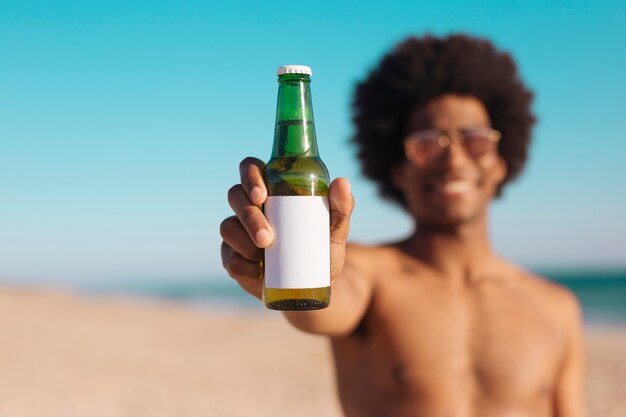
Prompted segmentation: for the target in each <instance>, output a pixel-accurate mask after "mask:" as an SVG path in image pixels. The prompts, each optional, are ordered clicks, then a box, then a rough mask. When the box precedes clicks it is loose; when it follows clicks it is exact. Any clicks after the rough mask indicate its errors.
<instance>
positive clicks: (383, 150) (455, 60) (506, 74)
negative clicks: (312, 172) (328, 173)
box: [352, 34, 535, 206]
mask: <svg viewBox="0 0 626 417" xmlns="http://www.w3.org/2000/svg"><path fill="white" fill-rule="evenodd" d="M444 94H459V95H466V96H474V97H476V98H477V99H479V100H480V101H481V102H482V103H483V105H484V106H485V108H486V109H487V112H488V113H489V117H490V119H491V123H492V126H493V127H494V128H496V129H498V130H499V131H500V132H501V133H502V140H501V141H500V142H499V145H498V152H499V153H500V155H501V156H502V158H503V159H504V160H505V161H506V164H507V168H508V172H507V176H506V178H505V179H504V181H503V182H502V184H500V187H499V189H498V193H497V194H498V196H499V195H500V194H501V192H502V187H503V186H504V185H505V184H506V183H508V182H509V181H511V180H513V179H515V178H516V177H517V176H518V175H519V174H520V173H521V171H522V169H523V168H524V165H525V163H526V160H527V157H528V148H529V145H530V140H531V130H532V126H533V125H534V123H535V117H534V115H533V114H532V112H531V108H530V107H531V102H532V99H533V94H532V92H531V91H530V90H528V89H527V88H526V87H525V86H524V84H523V83H522V81H521V79H520V77H519V75H518V72H517V67H516V65H515V62H514V61H513V58H511V56H510V55H509V54H508V53H506V52H501V51H498V50H497V49H496V48H495V47H494V46H493V44H492V43H491V42H490V41H488V40H486V39H482V38H476V37H472V36H468V35H464V34H454V35H449V36H446V37H443V38H440V37H435V36H433V35H425V36H423V37H421V38H416V37H409V38H407V39H405V40H404V41H402V42H400V43H399V44H398V45H397V46H396V47H395V48H394V49H393V50H392V51H391V52H389V53H388V54H387V55H385V56H384V57H383V59H382V60H381V62H380V64H379V65H378V66H377V67H375V68H374V69H373V70H372V71H371V72H370V73H369V75H368V76H367V78H366V79H365V80H364V81H362V82H361V83H359V84H357V86H356V90H355V96H354V101H353V103H352V105H353V118H352V120H353V122H354V124H355V127H356V132H355V134H354V136H353V138H352V142H353V143H355V144H356V145H357V150H358V157H359V160H360V161H361V169H362V171H363V173H364V174H365V176H367V177H368V178H370V179H372V180H373V181H374V182H375V183H377V185H378V187H379V192H380V194H381V195H382V196H383V197H385V198H387V199H390V200H392V201H394V202H396V203H399V204H400V205H402V206H404V205H405V202H404V196H403V193H402V192H401V191H400V190H398V189H397V188H396V187H395V186H394V185H393V183H392V182H391V168H392V167H393V166H394V165H397V164H399V163H401V162H402V161H403V160H404V151H403V145H402V142H403V138H404V134H405V133H406V132H405V129H406V128H407V123H408V117H409V115H410V114H411V112H412V111H413V110H414V109H416V108H418V107H420V106H423V105H424V104H426V103H427V102H429V101H430V100H433V99H435V98H437V97H440V96H442V95H444Z"/></svg>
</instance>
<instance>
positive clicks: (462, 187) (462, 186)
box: [443, 180, 475, 193]
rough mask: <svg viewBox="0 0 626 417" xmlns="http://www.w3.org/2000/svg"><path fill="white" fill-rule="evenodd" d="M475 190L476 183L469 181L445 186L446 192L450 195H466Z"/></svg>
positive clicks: (455, 182) (452, 182) (460, 181)
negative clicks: (465, 193)
mask: <svg viewBox="0 0 626 417" xmlns="http://www.w3.org/2000/svg"><path fill="white" fill-rule="evenodd" d="M474 188H475V184H474V182H472V181H467V180H459V181H450V182H448V183H446V184H445V185H444V186H443V189H444V191H446V192H448V193H464V192H468V191H472V190H473V189H474Z"/></svg>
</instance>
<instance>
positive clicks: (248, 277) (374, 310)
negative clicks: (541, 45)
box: [221, 35, 585, 417]
mask: <svg viewBox="0 0 626 417" xmlns="http://www.w3.org/2000/svg"><path fill="white" fill-rule="evenodd" d="M531 98H532V94H531V93H530V92H529V91H528V90H527V89H526V88H525V87H524V86H523V84H522V83H521V81H520V80H519V78H518V76H517V71H516V68H515V64H514V63H513V61H512V59H511V58H510V56H509V55H507V54H505V53H501V52H498V51H497V50H495V49H494V48H493V46H492V45H491V44H490V43H489V42H487V41H484V40H481V39H476V38H471V37H467V36H458V35H457V36H449V37H447V38H434V37H428V36H427V37H424V38H409V39H407V40H406V41H404V42H402V43H401V44H399V45H398V46H397V47H396V48H395V49H394V50H393V51H391V52H390V53H389V54H388V55H387V56H386V57H384V58H383V61H382V62H381V64H380V65H379V66H378V67H377V68H375V69H374V70H373V71H372V72H371V73H370V75H369V77H368V78H367V79H366V80H365V81H364V82H362V83H361V84H360V85H359V86H358V88H357V92H356V99H355V102H354V111H355V117H354V121H355V124H356V134H355V138H354V142H356V144H357V145H358V147H359V158H360V160H361V163H362V167H363V171H364V172H365V174H366V175H367V176H368V177H370V178H372V179H373V180H375V181H376V182H377V183H378V185H379V187H380V190H381V193H382V194H383V196H385V197H388V198H391V199H392V200H394V201H396V202H397V203H399V204H401V205H402V206H403V207H404V208H405V209H406V211H407V212H408V213H409V214H410V215H411V216H412V217H413V219H414V220H415V230H414V233H413V234H412V235H411V236H410V237H409V238H407V239H406V240H403V241H401V242H396V243H391V244H384V245H380V246H367V247H366V246H360V245H355V244H346V239H347V236H348V228H349V221H350V215H351V212H352V208H353V198H352V196H351V192H350V185H349V183H348V181H347V180H345V179H342V178H339V179H337V180H335V181H334V182H333V183H332V184H331V186H330V192H329V199H330V207H331V259H332V262H331V264H332V265H331V275H332V278H333V283H332V302H331V305H330V307H329V308H327V309H325V310H319V311H309V312H286V313H284V314H285V317H286V318H287V320H288V321H289V322H290V323H291V324H292V325H293V326H295V327H296V328H298V329H300V330H303V331H305V332H308V333H313V334H319V335H325V336H328V337H330V339H331V341H332V347H333V353H334V357H335V365H336V371H337V372H336V374H337V381H338V388H339V396H340V399H341V404H342V407H343V409H344V412H345V414H346V415H347V416H349V417H357V416H371V417H392V416H411V417H413V416H415V417H417V416H428V417H435V416H450V417H470V416H473V417H489V416H498V417H504V416H511V417H513V416H515V417H521V416H533V417H542V416H559V417H564V416H567V417H574V416H584V415H585V406H584V398H583V360H582V357H583V352H582V342H581V339H582V336H581V319H580V308H579V305H578V303H577V301H576V298H575V297H574V296H573V295H572V294H571V293H570V292H569V291H567V290H565V289H564V288H562V287H560V286H558V285H556V284H554V283H551V282H549V281H547V280H545V279H543V278H541V277H538V276H535V275H533V274H532V273H530V272H527V271H525V270H523V269H521V268H519V267H516V266H515V265H512V264H511V263H509V262H507V261H505V260H504V259H502V258H500V257H499V256H497V255H496V254H495V253H494V251H493V249H492V247H491V244H490V242H489V236H488V217H489V216H488V208H489V203H490V201H491V200H492V199H493V198H494V197H495V196H497V195H499V193H500V191H501V188H502V186H503V185H504V184H505V183H506V182H507V181H509V180H510V179H512V178H514V177H515V176H516V175H517V174H518V173H519V172H520V171H521V169H522V167H523V165H524V162H525V160H526V155H527V148H528V144H529V141H530V131H531V127H532V124H533V122H534V117H533V116H532V114H531V113H530V102H531ZM495 129H498V130H495ZM262 168H263V163H262V162H261V161H259V160H258V159H254V158H246V159H245V160H244V161H243V162H242V163H241V165H240V172H241V184H239V185H236V186H234V187H233V188H232V189H231V190H230V191H229V195H228V197H229V202H230V205H231V207H232V208H233V210H234V212H235V214H236V215H235V216H233V217H230V218H227V219H226V220H224V222H223V223H222V225H221V234H222V237H223V239H224V243H223V245H222V259H223V263H224V266H225V268H226V269H227V270H228V272H229V274H230V275H231V276H232V277H233V278H234V279H235V280H236V281H237V282H238V283H239V285H241V287H243V288H244V289H245V290H246V291H248V292H249V293H251V294H252V295H254V296H255V297H258V298H260V297H261V280H260V279H259V275H260V272H261V270H260V265H259V261H260V260H261V259H262V249H261V248H264V247H267V245H268V244H269V243H270V242H271V240H272V230H271V228H270V227H269V225H268V223H267V221H266V220H265V218H264V216H263V214H262V212H261V211H260V210H259V209H258V207H257V205H259V204H261V203H263V202H264V201H265V198H266V196H267V192H266V189H265V186H264V185H263V180H262V176H261V171H262Z"/></svg>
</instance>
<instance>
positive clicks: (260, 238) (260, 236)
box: [256, 229, 270, 245]
mask: <svg viewBox="0 0 626 417" xmlns="http://www.w3.org/2000/svg"><path fill="white" fill-rule="evenodd" d="M269 239H270V233H269V232H268V231H267V230H265V229H261V230H259V231H258V232H256V243H258V244H259V245H263V244H264V243H267V241H268V240H269Z"/></svg>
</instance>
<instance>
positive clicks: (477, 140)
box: [463, 130, 495, 158]
mask: <svg viewBox="0 0 626 417" xmlns="http://www.w3.org/2000/svg"><path fill="white" fill-rule="evenodd" d="M489 134H490V133H489V132H488V131H481V130H476V131H467V132H464V134H463V138H464V139H463V144H464V145H465V150H466V151H467V153H468V154H469V155H470V156H471V157H472V158H477V157H480V156H483V155H485V154H486V153H488V152H489V151H491V150H492V149H493V147H494V146H495V142H494V141H492V140H491V138H490V137H489Z"/></svg>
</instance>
